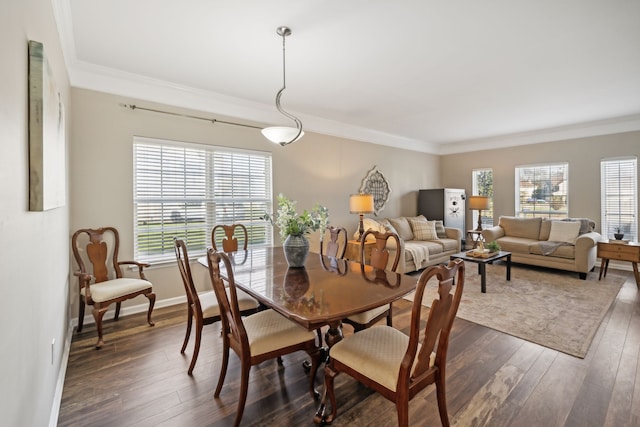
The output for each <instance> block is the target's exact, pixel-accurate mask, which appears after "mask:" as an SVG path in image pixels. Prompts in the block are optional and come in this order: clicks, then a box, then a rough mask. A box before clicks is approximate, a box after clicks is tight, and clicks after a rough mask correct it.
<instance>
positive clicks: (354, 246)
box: [344, 240, 376, 264]
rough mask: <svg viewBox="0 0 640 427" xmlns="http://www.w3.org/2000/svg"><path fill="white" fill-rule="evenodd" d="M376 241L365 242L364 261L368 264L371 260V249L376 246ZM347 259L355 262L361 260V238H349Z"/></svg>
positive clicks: (345, 254) (346, 252)
mask: <svg viewBox="0 0 640 427" xmlns="http://www.w3.org/2000/svg"><path fill="white" fill-rule="evenodd" d="M375 244H376V242H374V241H370V242H364V263H365V264H368V263H369V262H370V261H371V249H373V247H374V246H375ZM344 257H345V259H348V260H349V261H354V262H360V241H359V240H347V249H346V251H345V252H344Z"/></svg>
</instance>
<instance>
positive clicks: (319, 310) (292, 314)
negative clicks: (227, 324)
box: [198, 247, 418, 351]
mask: <svg viewBox="0 0 640 427" xmlns="http://www.w3.org/2000/svg"><path fill="white" fill-rule="evenodd" d="M228 255H229V259H230V261H231V265H232V268H233V277H234V282H235V285H236V287H238V288H239V289H241V290H243V291H244V292H246V293H247V294H249V295H251V296H252V297H253V298H255V299H256V300H257V301H258V302H260V303H261V304H262V305H264V306H266V307H268V308H271V309H273V310H275V311H277V312H278V313H280V314H282V315H283V316H284V317H286V318H288V319H290V320H292V321H294V322H296V323H298V324H299V325H301V326H303V327H305V328H307V329H308V330H316V329H319V328H322V327H324V326H328V329H327V331H326V332H325V334H324V341H325V344H326V349H327V351H328V349H330V348H331V346H332V345H333V344H335V343H336V342H338V341H340V340H341V339H342V338H343V333H342V319H345V318H347V317H349V316H352V315H354V314H358V313H361V312H364V311H367V310H370V309H373V308H376V307H380V306H382V305H385V304H390V303H392V302H393V301H396V300H398V299H400V298H402V297H403V296H405V295H407V294H409V293H411V292H412V291H414V290H415V288H416V285H417V282H418V277H414V276H410V275H406V274H401V273H395V272H392V271H388V270H381V269H376V268H373V267H371V266H369V265H363V264H360V263H357V262H353V261H348V260H345V259H340V258H334V257H328V256H323V255H321V254H318V253H314V252H310V253H309V255H308V256H307V259H306V262H305V266H304V267H289V265H288V264H287V261H286V259H285V256H284V252H283V250H282V248H281V247H253V248H249V249H247V250H239V251H235V252H228ZM198 261H199V262H200V263H201V264H202V265H204V266H207V258H206V257H200V258H198ZM221 268H222V270H221V274H222V275H223V276H227V275H226V273H225V271H224V267H223V266H222V265H221Z"/></svg>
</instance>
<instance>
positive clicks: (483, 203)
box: [467, 196, 489, 211]
mask: <svg viewBox="0 0 640 427" xmlns="http://www.w3.org/2000/svg"><path fill="white" fill-rule="evenodd" d="M467 200H468V201H469V209H474V210H479V211H484V210H487V209H489V198H488V197H487V196H469V198H468V199H467Z"/></svg>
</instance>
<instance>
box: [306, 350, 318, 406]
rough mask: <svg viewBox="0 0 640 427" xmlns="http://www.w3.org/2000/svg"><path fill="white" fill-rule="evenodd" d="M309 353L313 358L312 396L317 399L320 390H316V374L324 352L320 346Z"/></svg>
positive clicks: (310, 377)
mask: <svg viewBox="0 0 640 427" xmlns="http://www.w3.org/2000/svg"><path fill="white" fill-rule="evenodd" d="M307 354H308V355H309V358H310V359H311V371H310V372H309V392H310V393H311V397H313V398H314V399H317V398H318V397H319V396H320V393H318V390H316V387H315V385H316V374H317V373H318V366H319V365H320V358H321V357H322V353H321V352H320V348H317V349H315V350H314V351H308V352H307Z"/></svg>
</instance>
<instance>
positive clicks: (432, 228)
mask: <svg viewBox="0 0 640 427" xmlns="http://www.w3.org/2000/svg"><path fill="white" fill-rule="evenodd" d="M364 229H365V230H368V229H373V230H376V231H381V232H386V231H391V232H394V233H396V234H397V235H398V237H400V251H401V252H402V255H401V256H400V262H399V263H398V268H397V269H396V271H397V272H398V273H410V272H412V271H417V270H420V269H423V268H425V267H428V266H430V265H435V264H440V263H446V262H449V256H450V255H452V254H455V253H457V252H460V248H461V242H462V230H460V229H457V228H450V227H444V226H443V225H442V221H428V220H427V219H426V218H425V217H424V216H422V215H420V216H417V217H397V218H385V219H381V220H377V221H376V220H373V219H370V218H365V219H364ZM354 238H355V239H357V231H356V235H354ZM394 244H395V242H394ZM389 249H390V250H391V252H392V253H391V256H390V257H389V264H391V263H392V262H393V258H394V257H395V250H396V248H394V247H390V248H389Z"/></svg>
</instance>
